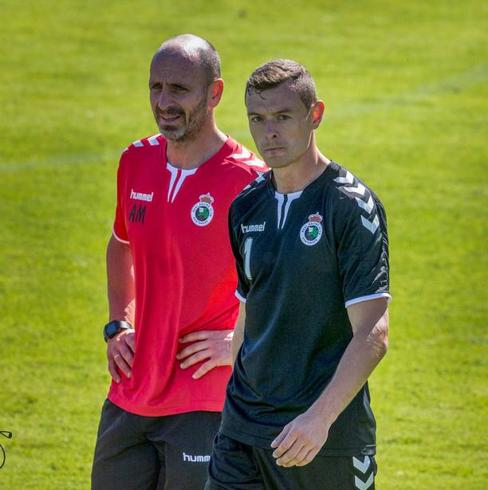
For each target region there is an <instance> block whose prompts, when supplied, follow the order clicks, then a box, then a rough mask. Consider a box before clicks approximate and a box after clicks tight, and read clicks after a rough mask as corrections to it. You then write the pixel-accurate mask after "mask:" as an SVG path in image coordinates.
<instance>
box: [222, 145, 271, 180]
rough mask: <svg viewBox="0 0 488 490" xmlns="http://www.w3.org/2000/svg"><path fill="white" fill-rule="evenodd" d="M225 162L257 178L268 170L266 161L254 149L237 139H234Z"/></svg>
mask: <svg viewBox="0 0 488 490" xmlns="http://www.w3.org/2000/svg"><path fill="white" fill-rule="evenodd" d="M225 164H226V165H227V166H229V167H230V168H232V169H234V170H235V171H237V172H240V173H244V174H246V175H248V176H249V177H250V178H251V179H254V178H256V177H257V176H258V175H260V174H261V173H263V172H265V171H266V170H267V167H266V165H265V163H264V162H263V161H262V160H261V159H259V158H258V157H257V156H256V155H255V154H254V153H253V152H252V151H250V150H248V149H247V148H246V147H245V146H243V145H242V144H241V143H238V142H237V141H234V140H232V151H231V153H230V154H229V155H227V156H226V158H225Z"/></svg>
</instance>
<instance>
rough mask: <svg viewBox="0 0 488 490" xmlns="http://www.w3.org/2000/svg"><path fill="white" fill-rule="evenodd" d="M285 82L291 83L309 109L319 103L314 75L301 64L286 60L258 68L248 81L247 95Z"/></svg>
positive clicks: (269, 62)
mask: <svg viewBox="0 0 488 490" xmlns="http://www.w3.org/2000/svg"><path fill="white" fill-rule="evenodd" d="M285 82H290V85H291V88H292V90H294V91H295V92H296V93H297V95H298V96H299V97H300V99H301V101H302V102H303V104H304V105H305V107H306V108H307V109H309V108H310V106H311V105H312V104H313V103H314V102H317V91H316V89H315V82H314V81H313V78H312V75H310V73H309V72H308V70H307V69H306V68H305V67H304V66H303V65H301V64H300V63H297V62H296V61H293V60H286V59H277V60H272V61H268V63H265V64H264V65H261V66H260V67H259V68H256V69H255V70H254V71H253V73H252V74H251V76H250V77H249V79H248V80H247V84H246V95H248V94H249V93H250V91H252V90H255V91H256V92H262V91H263V90H267V89H270V88H274V87H277V86H278V85H281V84H282V83H285Z"/></svg>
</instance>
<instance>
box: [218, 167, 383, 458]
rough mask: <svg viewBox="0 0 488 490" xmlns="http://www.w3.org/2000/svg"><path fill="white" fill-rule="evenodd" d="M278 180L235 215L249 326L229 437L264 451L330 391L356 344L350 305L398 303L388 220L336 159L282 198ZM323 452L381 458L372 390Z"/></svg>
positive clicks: (242, 199) (233, 385)
mask: <svg viewBox="0 0 488 490" xmlns="http://www.w3.org/2000/svg"><path fill="white" fill-rule="evenodd" d="M271 174H272V172H268V173H267V174H265V175H262V176H260V177H259V178H258V179H257V180H256V181H255V182H254V183H253V184H251V185H250V186H248V188H246V189H245V190H244V191H243V192H242V193H241V194H240V195H239V196H238V197H237V198H236V199H235V201H234V202H233V204H232V206H231V209H230V212H229V227H230V235H231V242H232V248H233V251H234V255H235V257H236V263H237V270H238V277H239V283H238V288H237V291H236V295H237V296H238V297H239V298H240V299H241V301H245V302H246V323H245V328H244V341H243V344H242V346H241V349H240V350H239V353H238V356H237V359H236V363H235V366H234V371H233V374H232V377H231V379H230V381H229V384H228V387H227V398H226V403H225V408H224V412H223V422H222V431H223V433H224V434H225V435H227V436H228V437H231V438H233V439H236V440H238V441H241V442H243V443H245V444H249V445H252V446H256V447H269V445H270V443H271V442H272V441H273V439H274V438H275V437H276V436H277V435H278V434H279V433H280V432H281V430H282V428H283V427H284V426H285V425H286V424H287V423H289V422H290V421H291V420H292V419H294V418H295V417H297V416H298V415H300V414H301V413H303V412H305V411H306V410H307V409H308V408H309V407H310V406H311V405H312V403H313V402H314V401H315V400H316V399H317V398H318V397H319V396H320V394H321V393H322V392H323V390H324V389H325V387H326V386H327V383H328V382H329V381H330V379H331V377H332V376H333V374H334V372H335V370H336V368H337V365H338V363H339V361H340V359H341V357H342V355H343V353H344V351H345V349H346V347H347V345H348V344H349V342H350V340H351V338H352V328H351V324H350V322H349V318H348V315H347V310H346V307H347V306H349V305H351V304H354V303H356V302H360V301H365V300H368V299H373V298H376V297H389V279H388V276H389V270H388V237H387V232H386V217H385V213H384V209H383V206H382V204H381V203H380V201H379V200H378V198H377V197H376V196H375V195H374V193H372V192H371V191H370V190H369V189H368V188H367V187H366V186H365V185H364V184H363V183H362V182H360V181H359V180H358V179H356V178H355V177H354V176H353V175H352V174H351V173H350V172H349V171H347V170H345V169H343V168H342V167H340V166H339V165H338V164H337V163H334V162H331V163H330V164H329V165H328V166H327V168H326V169H325V171H324V172H323V173H322V174H321V175H320V176H319V177H318V178H317V179H316V180H314V181H313V182H312V183H311V184H309V185H308V186H307V187H306V188H305V189H304V190H303V191H300V192H295V193H291V194H280V193H278V192H277V191H276V189H275V188H274V185H273V183H272V179H271ZM322 451H323V452H326V453H327V454H330V455H345V454H358V453H363V454H374V452H375V420H374V417H373V413H372V411H371V407H370V397H369V392H368V387H367V384H366V385H365V386H363V388H361V390H360V391H359V393H358V394H357V395H356V397H355V398H354V399H353V400H352V402H351V403H350V404H349V405H348V406H347V407H346V409H345V410H344V411H343V412H342V413H341V414H340V415H339V417H338V418H337V420H336V421H335V422H334V424H333V425H332V427H331V429H330V432H329V436H328V439H327V442H326V444H325V445H324V447H323V449H322Z"/></svg>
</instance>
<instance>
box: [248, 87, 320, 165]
mask: <svg viewBox="0 0 488 490" xmlns="http://www.w3.org/2000/svg"><path fill="white" fill-rule="evenodd" d="M246 106H247V114H248V119H249V129H250V131H251V134H252V137H253V139H254V142H255V143H256V146H257V148H258V150H259V153H260V154H261V156H262V157H263V159H264V161H265V162H266V163H267V164H268V166H269V167H271V168H281V167H286V166H288V165H290V164H291V163H293V162H295V161H297V160H299V159H300V157H301V156H302V155H303V154H304V153H305V152H306V151H307V149H308V148H309V147H310V144H311V141H312V134H313V129H314V124H313V123H312V117H311V115H310V113H311V111H310V109H309V108H306V107H305V105H304V104H303V102H302V100H301V99H300V97H299V96H298V95H297V94H296V92H294V91H293V90H292V88H291V87H290V84H289V83H288V82H285V83H282V84H280V85H278V86H277V87H274V88H270V89H267V90H263V91H262V92H256V91H255V90H251V92H250V93H248V94H247V95H246Z"/></svg>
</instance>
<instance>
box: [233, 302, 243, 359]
mask: <svg viewBox="0 0 488 490" xmlns="http://www.w3.org/2000/svg"><path fill="white" fill-rule="evenodd" d="M245 322H246V305H245V304H244V303H242V302H239V316H238V318H237V323H236V326H235V328H234V335H233V337H232V365H234V362H235V361H236V359H237V353H238V352H239V349H240V348H241V345H242V342H243V340H244V324H245Z"/></svg>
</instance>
